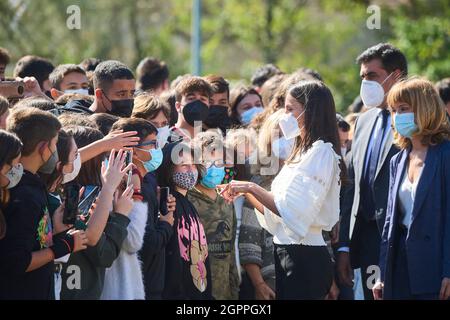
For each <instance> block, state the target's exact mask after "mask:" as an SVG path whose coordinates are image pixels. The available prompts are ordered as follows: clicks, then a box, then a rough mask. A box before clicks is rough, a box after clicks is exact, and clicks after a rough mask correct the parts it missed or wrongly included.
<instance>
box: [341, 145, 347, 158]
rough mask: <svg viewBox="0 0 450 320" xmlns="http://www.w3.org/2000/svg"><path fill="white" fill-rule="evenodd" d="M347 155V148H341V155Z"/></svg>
mask: <svg viewBox="0 0 450 320" xmlns="http://www.w3.org/2000/svg"><path fill="white" fill-rule="evenodd" d="M346 154H347V147H341V155H342V156H343V157H345V155H346Z"/></svg>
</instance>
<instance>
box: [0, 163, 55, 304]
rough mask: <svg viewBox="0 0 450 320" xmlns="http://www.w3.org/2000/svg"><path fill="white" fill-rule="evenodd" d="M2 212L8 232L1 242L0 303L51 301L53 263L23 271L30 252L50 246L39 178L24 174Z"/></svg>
mask: <svg viewBox="0 0 450 320" xmlns="http://www.w3.org/2000/svg"><path fill="white" fill-rule="evenodd" d="M10 191H11V194H10V195H11V197H10V202H9V204H8V205H7V207H6V208H5V210H4V214H5V219H6V225H7V231H6V236H5V238H4V239H3V240H0V300H3V299H14V300H24V299H39V300H47V299H54V281H53V270H54V269H53V261H51V262H49V263H47V264H46V265H44V266H42V267H40V268H38V269H36V270H33V271H30V272H26V269H27V268H28V266H29V265H30V263H31V257H32V253H33V252H35V251H39V250H42V249H45V248H48V247H49V246H51V244H52V224H51V219H50V215H49V213H48V209H47V191H46V187H45V184H44V183H43V182H42V180H41V179H40V178H39V176H38V175H36V174H32V173H31V172H29V171H24V174H23V177H22V179H21V180H20V182H19V184H18V185H17V186H16V187H14V188H12V189H11V190H10Z"/></svg>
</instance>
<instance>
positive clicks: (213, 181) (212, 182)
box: [200, 165, 225, 189]
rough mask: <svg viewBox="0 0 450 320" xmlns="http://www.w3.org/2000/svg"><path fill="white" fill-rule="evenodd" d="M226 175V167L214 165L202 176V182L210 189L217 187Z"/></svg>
mask: <svg viewBox="0 0 450 320" xmlns="http://www.w3.org/2000/svg"><path fill="white" fill-rule="evenodd" d="M224 177H225V168H224V167H216V166H215V165H212V166H211V167H209V168H208V170H207V171H206V175H205V176H204V177H203V178H202V181H201V182H200V183H201V184H202V186H204V187H205V188H208V189H213V188H215V187H216V186H217V185H218V184H221V183H222V181H223V178H224Z"/></svg>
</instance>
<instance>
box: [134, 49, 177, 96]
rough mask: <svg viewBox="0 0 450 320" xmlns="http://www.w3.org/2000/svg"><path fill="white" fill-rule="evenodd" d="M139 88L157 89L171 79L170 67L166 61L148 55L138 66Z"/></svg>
mask: <svg viewBox="0 0 450 320" xmlns="http://www.w3.org/2000/svg"><path fill="white" fill-rule="evenodd" d="M136 77H137V84H138V88H139V89H141V90H144V91H147V90H152V89H156V88H158V87H159V86H161V85H162V84H163V83H164V81H166V80H169V68H168V67H167V64H166V63H165V62H164V61H160V60H158V59H156V58H153V57H146V58H144V59H142V60H141V62H139V65H138V66H137V68H136Z"/></svg>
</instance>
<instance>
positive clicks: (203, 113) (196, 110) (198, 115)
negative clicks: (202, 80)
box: [183, 100, 209, 126]
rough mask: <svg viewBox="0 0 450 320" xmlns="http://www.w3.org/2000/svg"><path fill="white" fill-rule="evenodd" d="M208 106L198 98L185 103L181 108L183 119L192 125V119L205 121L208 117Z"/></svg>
mask: <svg viewBox="0 0 450 320" xmlns="http://www.w3.org/2000/svg"><path fill="white" fill-rule="evenodd" d="M208 113H209V108H208V106H207V105H206V104H204V103H203V102H201V101H200V100H195V101H192V102H189V103H188V104H186V105H185V106H184V108H183V116H184V120H186V122H187V123H188V124H189V125H190V126H194V121H201V122H203V121H205V120H206V118H207V117H208Z"/></svg>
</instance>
